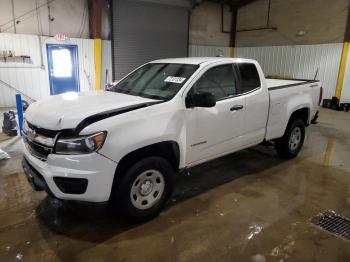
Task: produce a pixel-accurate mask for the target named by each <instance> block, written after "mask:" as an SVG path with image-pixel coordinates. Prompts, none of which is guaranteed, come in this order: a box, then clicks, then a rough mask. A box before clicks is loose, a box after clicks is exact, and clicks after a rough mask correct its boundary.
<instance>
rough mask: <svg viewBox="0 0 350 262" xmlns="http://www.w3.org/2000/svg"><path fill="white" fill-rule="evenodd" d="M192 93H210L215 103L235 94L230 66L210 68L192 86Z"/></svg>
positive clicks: (233, 78)
mask: <svg viewBox="0 0 350 262" xmlns="http://www.w3.org/2000/svg"><path fill="white" fill-rule="evenodd" d="M191 92H192V93H199V92H210V93H212V94H213V95H214V96H215V98H216V101H217V100H220V99H223V98H225V97H228V96H232V95H235V94H236V83H235V77H234V72H233V67H232V64H226V65H220V66H216V67H213V68H210V69H209V70H208V71H206V72H205V73H204V74H203V75H202V76H201V78H200V79H198V80H197V82H196V83H195V84H194V85H193V86H192V89H191Z"/></svg>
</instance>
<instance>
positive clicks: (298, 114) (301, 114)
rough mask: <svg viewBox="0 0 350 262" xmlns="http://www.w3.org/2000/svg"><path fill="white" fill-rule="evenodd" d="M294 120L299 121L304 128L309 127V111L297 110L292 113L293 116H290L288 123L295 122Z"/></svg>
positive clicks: (305, 108) (305, 109)
mask: <svg viewBox="0 0 350 262" xmlns="http://www.w3.org/2000/svg"><path fill="white" fill-rule="evenodd" d="M295 119H301V120H302V121H303V122H304V124H305V126H308V125H309V109H308V108H307V107H304V108H301V109H298V110H296V111H294V112H293V114H291V116H290V118H289V122H288V123H290V122H291V121H293V120H295Z"/></svg>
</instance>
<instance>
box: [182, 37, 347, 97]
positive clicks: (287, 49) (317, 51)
mask: <svg viewBox="0 0 350 262" xmlns="http://www.w3.org/2000/svg"><path fill="white" fill-rule="evenodd" d="M218 50H222V52H223V54H224V56H228V54H229V48H228V47H217V46H193V45H192V46H190V47H189V54H190V56H215V55H217V53H218ZM220 52H221V51H220ZM341 52H342V44H341V43H339V44H337V43H336V44H322V45H296V46H268V47H239V48H236V49H235V56H236V57H242V58H252V59H255V60H257V61H258V62H259V63H260V64H261V66H262V68H263V70H264V72H265V75H280V76H289V77H293V78H305V79H313V78H314V76H315V73H316V70H317V68H318V69H319V72H318V77H317V79H319V80H321V81H322V83H323V87H324V91H325V92H324V97H325V98H330V97H332V96H334V94H335V88H336V84H337V78H338V70H339V63H340V57H341ZM349 59H350V58H349ZM349 61H350V60H349ZM347 72H348V73H347V77H346V80H345V81H344V88H345V89H346V91H343V96H342V99H343V98H344V97H349V93H350V91H348V90H349V88H350V66H349V67H348V68H347ZM345 82H347V84H346V83H345ZM345 85H346V86H345ZM347 92H348V93H347Z"/></svg>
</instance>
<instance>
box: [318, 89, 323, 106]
mask: <svg viewBox="0 0 350 262" xmlns="http://www.w3.org/2000/svg"><path fill="white" fill-rule="evenodd" d="M322 97H323V87H322V86H321V87H320V97H319V99H318V105H321V102H322Z"/></svg>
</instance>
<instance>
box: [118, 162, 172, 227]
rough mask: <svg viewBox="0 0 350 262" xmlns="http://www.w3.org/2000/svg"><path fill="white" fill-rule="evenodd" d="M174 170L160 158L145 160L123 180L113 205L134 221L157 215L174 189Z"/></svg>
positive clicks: (128, 171) (134, 166) (133, 168)
mask: <svg viewBox="0 0 350 262" xmlns="http://www.w3.org/2000/svg"><path fill="white" fill-rule="evenodd" d="M173 172H174V171H173V168H172V166H171V165H170V163H169V162H168V161H167V160H165V159H164V158H161V157H156V156H154V157H147V158H144V159H142V160H140V161H138V162H137V163H135V164H134V165H133V166H131V167H130V168H129V169H128V170H127V171H126V173H125V174H124V176H123V177H122V179H121V181H120V184H119V186H118V189H117V190H118V191H117V193H116V199H115V200H116V202H117V203H119V205H120V207H121V209H122V211H123V213H124V214H125V215H126V216H128V217H129V218H132V219H134V220H137V221H143V220H148V219H150V218H153V217H155V216H157V215H158V214H159V212H160V211H161V210H162V208H163V207H164V205H165V203H166V201H167V199H168V198H169V196H170V194H171V191H172V186H173V182H172V179H173Z"/></svg>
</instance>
